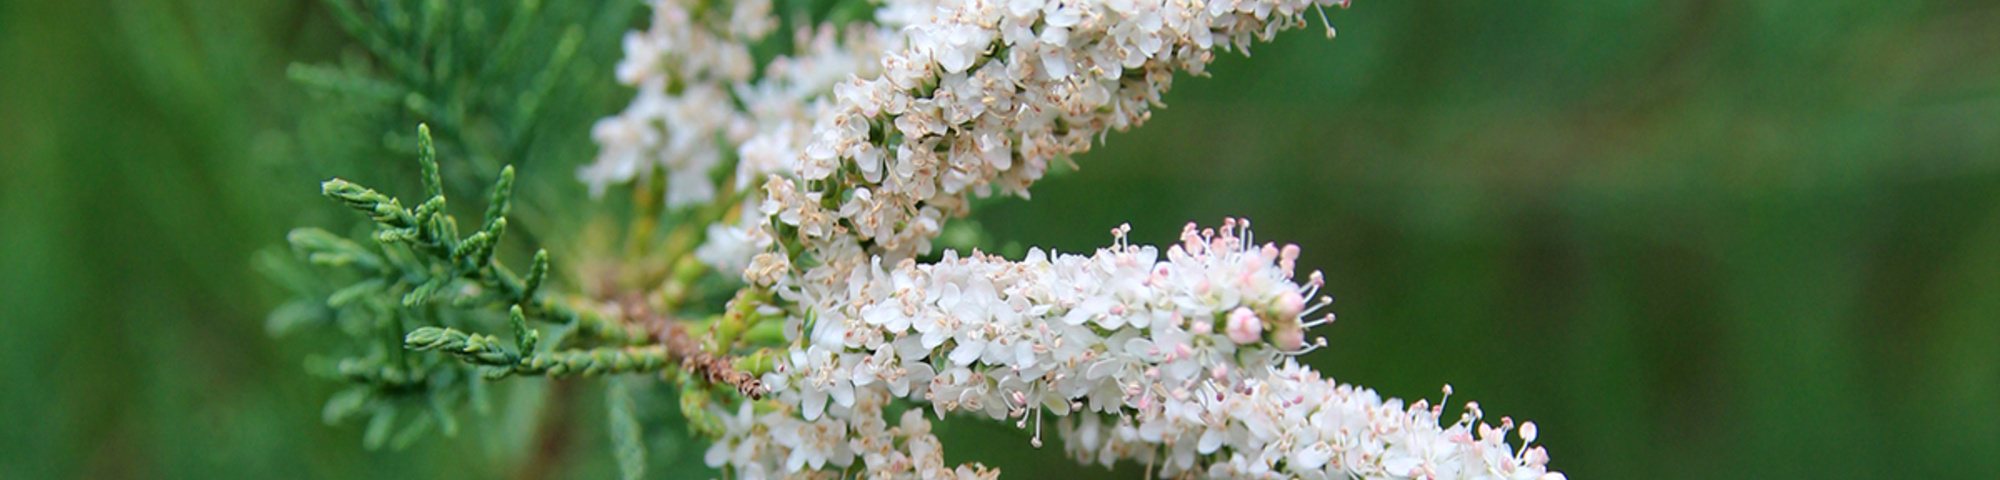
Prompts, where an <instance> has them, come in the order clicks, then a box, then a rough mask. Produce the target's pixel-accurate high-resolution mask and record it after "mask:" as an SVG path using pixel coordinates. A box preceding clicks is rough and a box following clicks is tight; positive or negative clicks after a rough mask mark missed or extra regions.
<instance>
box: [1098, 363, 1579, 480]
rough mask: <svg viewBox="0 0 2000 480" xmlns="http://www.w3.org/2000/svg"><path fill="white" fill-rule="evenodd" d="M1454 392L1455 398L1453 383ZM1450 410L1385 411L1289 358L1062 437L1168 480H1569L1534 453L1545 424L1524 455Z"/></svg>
mask: <svg viewBox="0 0 2000 480" xmlns="http://www.w3.org/2000/svg"><path fill="white" fill-rule="evenodd" d="M1445 394H1446V395H1447V397H1449V395H1450V394H1451V387H1450V386H1449V385H1447V386H1445ZM1446 400H1449V398H1447V399H1446ZM1443 402H1444V400H1441V401H1440V404H1439V405H1438V406H1435V407H1433V406H1430V405H1429V404H1428V402H1426V401H1424V400H1418V401H1417V402H1416V403H1414V404H1411V405H1410V406H1409V407H1408V408H1405V407H1404V406H1403V401H1402V400H1398V399H1388V400H1387V401H1384V400H1383V399H1382V397H1381V396H1380V395H1377V394H1376V393H1375V391H1374V390H1369V389H1367V388H1361V387H1356V386H1353V385H1345V384H1340V383H1336V382H1334V381H1332V380H1330V379H1321V378H1320V376H1319V372H1316V371H1313V370H1312V369H1310V368H1305V367H1302V366H1299V365H1298V364H1297V363H1295V362H1293V361H1291V360H1289V359H1287V360H1285V361H1284V363H1283V364H1282V365H1281V366H1278V367H1276V368H1272V369H1270V371H1269V372H1268V373H1265V374H1263V375H1255V376H1246V377H1243V378H1240V379H1236V380H1235V381H1233V382H1232V381H1223V380H1217V381H1214V382H1208V383H1206V384H1204V385H1202V386H1201V390H1200V391H1197V392H1192V393H1190V394H1188V395H1173V396H1167V397H1165V398H1162V399H1161V401H1160V403H1158V404H1157V405H1156V406H1154V407H1152V409H1151V410H1142V411H1140V412H1138V413H1137V414H1127V415H1121V416H1104V415H1083V416H1081V417H1082V420H1081V421H1080V422H1075V423H1072V422H1069V421H1064V422H1063V424H1062V429H1061V432H1062V435H1063V437H1064V441H1065V443H1066V447H1067V450H1068V451H1069V452H1070V454H1071V455H1072V456H1074V457H1076V458H1077V459H1078V460H1079V461H1083V462H1086V463H1088V462H1092V461H1095V462H1098V463H1101V464H1103V465H1105V466H1110V465H1111V464H1112V463H1113V462H1114V461H1116V460H1119V459H1136V460H1139V461H1141V462H1145V463H1147V464H1149V465H1150V464H1158V465H1159V466H1160V473H1161V476H1162V478H1165V477H1169V476H1182V475H1183V474H1186V473H1190V472H1194V473H1202V474H1206V475H1207V476H1208V477H1210V478H1303V479H1346V478H1424V479H1445V478H1463V479H1491V480H1537V479H1539V480H1560V479H1563V478H1565V477H1564V476H1563V474H1561V473H1557V472H1550V471H1548V468H1547V463H1548V460H1549V458H1548V452H1547V451H1546V450H1543V449H1542V447H1537V446H1529V445H1528V444H1529V443H1532V442H1534V441H1535V436H1536V434H1537V432H1536V429H1535V424H1534V422H1528V423H1524V424H1521V425H1520V433H1519V438H1520V440H1521V446H1520V447H1519V448H1518V449H1517V448H1515V447H1513V446H1510V445H1508V443H1507V433H1508V432H1509V431H1511V430H1513V429H1514V427H1515V425H1514V420H1513V419H1511V418H1504V417H1503V418H1501V420H1500V425H1498V426H1494V425H1489V424H1485V423H1481V418H1482V415H1483V413H1482V412H1481V411H1480V409H1479V404H1478V403H1476V402H1475V403H1468V404H1466V407H1465V408H1466V411H1465V413H1464V414H1463V415H1461V416H1460V417H1459V419H1458V421H1457V422H1454V423H1451V424H1448V425H1440V424H1439V423H1438V422H1439V420H1440V419H1441V418H1442V416H1443V415H1444V407H1443ZM1204 465H1206V468H1205V469H1204V468H1203V466H1204Z"/></svg>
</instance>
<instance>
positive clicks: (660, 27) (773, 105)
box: [579, 0, 1562, 479]
mask: <svg viewBox="0 0 2000 480" xmlns="http://www.w3.org/2000/svg"><path fill="white" fill-rule="evenodd" d="M652 6H653V9H654V18H653V24H652V26H651V27H650V29H649V30H647V31H645V32H634V33H633V34H632V35H631V36H629V37H628V39H627V45H626V54H627V58H626V60H625V62H623V63H621V64H620V65H619V72H618V73H619V79H620V80H621V81H623V82H625V83H627V84H631V85H634V86H637V87H638V88H639V94H638V97H637V98H636V99H635V100H634V101H633V103H632V106H631V107H629V108H628V109H627V110H626V111H625V112H623V113H621V114H620V115H618V116H615V117H612V118H607V119H605V120H603V121H601V122H600V123H599V124H598V125H597V128H596V129H595V130H594V132H593V133H594V135H595V136H596V138H597V140H598V141H599V143H600V144H601V146H602V152H603V153H602V155H601V156H600V157H599V158H598V159H597V162H596V163H595V164H593V165H591V166H588V167H586V168H584V169H583V170H581V171H580V172H579V174H580V177H582V178H583V179H584V180H585V181H586V182H587V183H589V184H590V185H591V186H592V187H593V189H594V190H600V191H601V190H602V189H603V188H605V187H606V186H607V185H610V184H616V183H625V182H630V181H633V180H635V179H638V178H644V177H645V176H647V175H650V174H651V172H654V171H656V170H658V171H664V172H665V174H666V179H667V189H666V191H667V193H666V195H667V197H666V199H665V200H666V201H665V203H666V204H667V205H669V206H674V207H685V206H694V205H701V204H704V203H710V202H721V201H734V200H730V199H726V198H721V197H719V196H718V195H717V192H719V191H723V190H727V189H734V190H737V191H746V190H749V191H754V192H755V194H753V195H749V196H747V197H745V198H744V199H743V202H744V203H743V204H742V205H741V206H740V207H741V208H740V209H738V210H737V211H738V212H740V216H736V217H733V218H725V219H723V220H722V221H719V222H716V223H713V224H709V225H705V229H706V239H707V241H706V243H704V244H703V245H702V246H701V247H700V248H699V249H698V250H696V251H695V256H696V257H697V258H698V259H700V261H701V262H702V263H703V264H706V265H708V266H711V267H714V268H716V269H719V270H721V271H724V272H728V273H729V274H732V275H733V274H735V273H738V272H740V274H741V278H742V279H743V280H745V281H746V282H747V283H749V284H750V285H751V287H753V288H757V289H763V290H768V291H770V292H774V293H775V294H776V298H777V300H776V302H777V303H778V304H779V305H778V306H779V307H781V308H778V309H774V310H777V311H779V312H781V313H780V314H779V315H782V316H784V317H786V318H787V322H788V328H787V332H788V334H787V335H788V336H787V337H786V339H787V341H788V342H789V343H788V344H786V345H782V346H776V348H775V350H773V351H772V352H773V353H774V354H775V355H774V358H775V360H776V367H775V371H772V372H770V373H768V374H766V375H765V376H764V378H763V380H764V382H765V385H767V386H768V387H769V388H770V391H771V392H772V393H773V394H774V395H772V396H771V397H770V398H767V399H764V400H762V401H748V400H746V401H743V402H740V403H737V404H735V405H733V406H728V407H725V406H724V405H720V404H719V405H710V406H708V407H707V408H710V409H712V410H713V412H712V413H713V414H714V415H716V416H718V417H720V418H723V419H724V420H723V421H722V424H723V428H722V430H723V432H722V434H721V437H720V438H719V439H718V440H717V441H716V443H715V444H714V445H713V446H712V447H711V448H710V450H709V451H708V455H707V458H706V460H707V462H708V464H709V465H711V466H716V467H725V468H727V469H728V470H730V471H732V472H734V473H735V474H737V475H741V477H742V478H753V479H754V478H767V477H794V476H826V477H832V476H835V474H834V473H832V472H833V471H841V472H851V471H859V472H863V473H865V476H867V477H869V478H986V477H991V476H994V475H997V472H996V471H994V470H991V469H988V468H986V467H984V466H981V465H979V464H977V463H970V464H964V465H946V464H945V462H944V460H943V453H942V452H943V448H944V446H943V445H942V444H941V443H940V441H939V439H938V438H937V437H936V436H934V435H932V434H931V429H930V423H929V422H930V419H931V418H932V417H935V418H945V417H946V416H947V415H948V414H954V413H956V414H959V415H961V416H975V417H976V416H984V417H986V418H990V419H996V420H1005V421H1011V422H1014V423H1015V424H1016V425H1018V426H1019V427H1020V428H1024V429H1031V431H1032V432H1033V434H1032V440H1031V441H1030V442H1031V443H1032V444H1033V445H1035V446H1037V447H1040V446H1041V445H1042V443H1043V437H1042V433H1043V431H1044V425H1043V424H1044V423H1052V425H1051V426H1050V428H1049V430H1050V431H1054V432H1055V433H1057V434H1058V435H1059V436H1060V437H1062V439H1063V449H1064V450H1065V451H1067V452H1068V453H1069V454H1070V455H1071V456H1072V457H1075V458H1076V459H1078V460H1080V461H1083V462H1086V463H1102V464H1105V465H1110V464H1112V463H1115V462H1118V461H1122V460H1130V461H1135V462H1139V463H1143V464H1145V465H1147V466H1148V467H1147V468H1148V469H1149V471H1153V472H1157V474H1158V475H1159V476H1160V477H1162V478H1171V477H1199V476H1206V477H1213V478H1494V479H1503V478H1504V479H1560V478H1562V474H1560V473H1554V472H1550V471H1548V470H1547V468H1546V463H1547V461H1548V457H1547V455H1546V453H1545V451H1544V450H1543V449H1542V448H1541V447H1535V446H1531V445H1529V444H1530V443H1531V442H1533V441H1534V439H1535V436H1536V432H1535V427H1534V424H1533V423H1523V424H1519V425H1518V430H1517V428H1516V427H1517V425H1516V424H1515V423H1514V422H1513V421H1512V420H1511V419H1507V418H1502V419H1501V420H1500V421H1499V423H1498V425H1491V424H1488V423H1485V422H1484V416H1483V414H1482V413H1481V412H1480V410H1479V408H1478V406H1477V404H1467V405H1466V407H1465V409H1464V413H1463V414H1462V415H1460V416H1459V417H1458V419H1457V420H1456V421H1453V422H1449V423H1441V422H1442V420H1443V419H1444V418H1445V413H1444V408H1443V402H1442V401H1440V403H1439V405H1438V406H1435V407H1434V406H1431V405H1430V404H1429V403H1428V402H1426V401H1417V402H1414V403H1409V404H1405V402H1403V401H1401V400H1396V399H1384V398H1382V397H1380V396H1379V395H1377V394H1376V393H1375V392H1374V391H1372V390H1369V389H1366V388H1361V387H1356V386H1352V385H1344V384H1340V383H1337V382H1334V381H1332V380H1330V379H1324V378H1321V377H1320V375H1319V374H1318V373H1317V372H1315V371H1313V370H1311V369H1310V368H1306V367H1303V366H1300V365H1299V363H1298V362H1297V361H1296V360H1295V359H1294V356H1296V355H1298V354H1301V353H1304V352H1306V351H1309V350H1311V349H1313V348H1315V347H1316V346H1320V345H1324V344H1325V341H1324V339H1318V338H1310V339H1309V332H1310V331H1311V329H1313V328H1314V327H1317V326H1320V325H1323V324H1325V323H1328V322H1330V321H1332V318H1333V317H1332V315H1331V314H1328V313H1323V312H1321V310H1323V309H1324V308H1325V307H1327V305H1328V303H1330V300H1328V299H1326V298H1325V297H1319V296H1318V295H1317V294H1318V290H1319V288H1320V287H1321V285H1322V283H1323V281H1322V277H1321V275H1320V274H1319V272H1312V273H1310V274H1306V275H1304V276H1303V278H1300V276H1299V275H1295V273H1296V272H1295V270H1296V262H1297V258H1298V256H1299V253H1300V252H1299V250H1298V248H1297V247H1295V246H1291V245H1284V246H1280V245H1276V244H1269V243H1266V244H1258V243H1256V242H1255V241H1253V239H1252V238H1251V236H1250V229H1249V222H1248V221H1239V220H1234V219H1230V220H1225V221H1224V222H1223V224H1222V225H1221V226H1220V227H1219V228H1212V229H1202V228H1199V227H1197V226H1196V225H1193V224H1190V225H1188V226H1187V227H1186V228H1184V229H1183V231H1182V233H1181V235H1180V241H1179V242H1178V243H1176V244H1173V245H1169V246H1166V247H1165V248H1159V247H1153V246H1141V245H1132V244H1130V243H1129V242H1128V241H1127V237H1126V235H1127V232H1128V231H1129V229H1128V228H1126V227H1120V228H1118V229H1115V230H1113V235H1114V243H1113V245H1112V246H1109V247H1106V248H1103V249H1099V250H1097V251H1096V252H1095V253H1094V254H1091V255H1075V254H1061V253H1056V252H1045V251H1042V250H1039V249H1036V250H1031V251H1030V252H1028V254H1027V255H1026V257H1025V258H1022V259H1019V260H1009V259H1004V258H999V257H996V256H992V255H989V254H985V253H981V252H977V251H974V252H971V253H970V254H967V255H963V256H961V255H959V254H958V253H957V252H950V251H947V252H945V253H944V255H943V258H942V259H941V260H939V261H936V262H934V263H921V262H919V261H917V260H916V258H917V257H918V256H920V255H923V254H927V253H929V252H930V250H931V241H932V239H934V238H935V237H937V236H938V234H939V232H940V231H941V230H942V225H943V224H944V222H945V221H947V220H948V219H950V218H953V217H957V216H962V215H964V214H965V213H966V212H967V209H968V200H969V198H970V197H971V196H973V195H980V196H984V195H990V194H992V193H994V192H996V191H997V192H999V193H1002V194H1007V195H1017V196H1024V197H1025V196H1027V194H1028V191H1027V189H1028V187H1029V185H1030V184H1032V183H1033V182H1035V181H1036V180H1038V179H1040V178H1041V177H1042V176H1043V175H1044V174H1045V173H1046V172H1047V171H1048V169H1049V168H1050V166H1051V164H1052V163H1053V162H1058V161H1066V160H1067V159H1068V157H1069V156H1070V155H1073V154H1078V153H1082V152H1084V151H1086V150H1088V149H1089V148H1090V146H1091V144H1092V143H1093V142H1095V141H1098V140H1099V139H1101V138H1103V136H1104V135H1106V134H1108V133H1109V132H1110V131H1113V130H1123V129H1126V128H1130V127H1132V126H1136V125H1138V124H1140V123H1142V122H1143V121H1145V120H1146V119H1147V117H1148V116H1149V115H1150V112H1151V109H1152V108H1153V107H1154V106H1156V105H1158V104H1159V98H1160V95H1161V94H1162V93H1163V92H1164V91H1165V90H1166V89H1167V88H1168V86H1169V85H1170V83H1171V82H1172V80H1173V77H1174V75H1175V74H1176V73H1178V72H1189V73H1192V74H1201V73H1202V70H1203V68H1204V66H1205V65H1206V64H1207V63H1208V62H1209V61H1211V60H1212V59H1213V58H1214V55H1215V52H1216V51H1217V50H1218V49H1220V50H1231V49H1234V50H1241V51H1245V52H1246V53H1247V49H1248V48H1249V47H1250V44H1251V42H1252V41H1254V40H1268V39H1270V38H1271V37H1272V36H1273V35H1275V34H1276V33H1277V32H1279V31H1281V30H1284V29H1288V28H1293V27H1298V26H1302V25H1307V24H1308V21H1307V15H1308V14H1309V12H1315V11H1318V10H1319V9H1321V8H1323V7H1326V6H1345V2H1344V1H1331V0H1206V1H1202V0H1151V1H1148V0H945V1H943V2H929V1H923V0H914V1H896V0H891V1H888V2H886V4H884V5H882V6H880V7H879V8H878V9H876V10H875V11H874V17H873V18H872V19H865V20H866V21H855V22H851V23H848V24H826V25H817V26H810V27H804V28H800V29H799V30H797V31H796V32H793V37H794V41H793V45H794V47H793V48H792V50H791V51H790V53H788V54H785V55H782V56H779V57H777V58H776V59H775V60H773V61H771V62H770V63H769V64H768V65H763V66H761V68H758V67H760V66H757V65H752V63H753V62H754V60H752V57H751V55H750V54H749V48H748V45H749V44H751V43H753V42H757V41H759V40H760V39H762V38H763V37H764V36H766V35H767V34H768V33H769V31H770V30H772V29H773V25H772V24H771V23H769V21H768V20H765V19H764V18H765V16H767V14H768V13H769V11H770V9H771V6H770V4H769V2H768V0H758V1H751V2H736V3H731V2H702V1H692V0H655V1H653V2H652ZM1320 14H1321V15H1324V12H1320ZM1326 28H1327V31H1328V33H1329V35H1330V34H1331V33H1332V28H1331V27H1330V26H1328V27H1326ZM721 182H731V183H721ZM1449 391H1450V389H1449V387H1447V388H1446V392H1447V396H1448V395H1449ZM1050 416H1053V417H1055V418H1052V419H1051V418H1046V417H1050ZM891 419H894V421H893V422H892V421H891ZM1510 432H1518V433H1515V434H1514V437H1513V438H1514V439H1516V440H1518V442H1517V443H1516V444H1510V443H1509V442H1508V438H1509V434H1510Z"/></svg>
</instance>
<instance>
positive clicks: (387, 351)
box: [270, 127, 666, 448]
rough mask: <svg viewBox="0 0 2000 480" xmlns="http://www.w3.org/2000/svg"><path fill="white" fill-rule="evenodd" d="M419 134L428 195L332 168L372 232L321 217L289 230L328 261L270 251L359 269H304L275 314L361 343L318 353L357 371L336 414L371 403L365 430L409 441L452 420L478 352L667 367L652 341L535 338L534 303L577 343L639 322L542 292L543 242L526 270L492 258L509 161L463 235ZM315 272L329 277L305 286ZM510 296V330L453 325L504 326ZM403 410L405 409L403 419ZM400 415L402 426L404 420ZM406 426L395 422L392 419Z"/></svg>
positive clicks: (579, 367) (575, 367) (587, 364)
mask: <svg viewBox="0 0 2000 480" xmlns="http://www.w3.org/2000/svg"><path fill="white" fill-rule="evenodd" d="M417 138H418V144H419V147H418V149H419V154H418V156H417V163H418V166H419V168H420V170H421V172H422V183H423V185H424V191H425V194H426V195H428V197H427V198H428V199H427V200H425V201H424V202H423V203H422V204H419V205H418V206H417V207H416V208H414V209H410V208H405V207H404V206H403V203H402V202H401V201H400V200H397V199H396V198H394V197H391V196H388V195H385V194H383V193H381V192H378V191H375V190H373V189H369V188H366V187H362V186H360V185H355V184H353V183H350V182H347V181H345V180H341V179H333V180H328V181H326V182H325V183H324V184H322V186H321V187H322V192H323V193H324V194H325V195H326V196H327V197H330V198H332V199H335V200H338V201H340V202H341V203H343V204H345V205H346V206H348V207H349V208H352V209H354V210H355V211H357V212H360V213H361V214H363V215H364V216H366V217H368V219H369V220H370V221H372V222H373V223H374V227H373V230H372V233H371V234H369V235H367V236H366V240H364V241H355V240H350V239H348V238H344V237H341V236H339V235H335V234H333V233H330V232H327V231H325V230H320V229H316V228H302V229H298V230H294V231H292V233H291V235H289V236H288V238H289V239H290V240H291V243H292V248H293V250H294V251H295V252H296V253H297V255H298V257H299V258H300V259H302V260H304V261H305V262H306V263H309V264H312V265H315V266H318V267H323V268H325V269H328V271H324V272H282V270H283V269H284V268H285V266H284V265H283V264H274V265H271V269H274V270H280V272H279V273H278V274H279V275H281V276H286V277H293V278H302V277H311V276H313V275H317V274H322V273H323V274H324V275H327V276H329V277H331V278H344V279H350V281H346V282H338V281H335V282H317V283H316V282H298V283H300V284H303V285H307V286H305V287H302V288H295V289H294V290H295V294H296V295H297V296H298V298H297V299H295V300H293V301H292V302H290V303H287V304H286V305H285V306H283V307H280V308H279V309H278V310H277V311H276V312H275V313H274V314H273V315H272V317H271V322H270V325H271V326H270V329H271V331H272V332H274V333H277V334H284V333H288V332H291V331H294V330H298V329H301V328H303V327H307V326H314V325H335V326H338V327H339V328H338V329H339V330H340V331H342V332H344V333H346V334H347V336H348V337H349V340H350V345H349V347H350V350H351V351H352V353H350V354H348V355H345V356H342V357H340V358H338V359H336V360H326V361H321V362H316V363H315V365H318V367H317V368H315V370H316V371H318V372H320V373H322V374H323V375H325V376H328V377H332V378H335V379H339V380H343V381H347V382H349V383H353V384H355V386H353V387H351V388H349V389H348V390H345V391H343V392H342V393H341V394H339V395H336V396H335V397H334V398H333V399H332V400H329V401H328V403H327V408H326V419H327V421H329V422H338V421H342V420H345V419H348V418H352V417H355V416H359V415H368V416H370V420H369V422H368V425H369V426H368V432H369V433H368V434H366V435H364V442H365V443H366V444H367V445H368V446H369V447H371V448H373V447H377V446H380V445H382V444H384V442H385V441H389V442H390V443H391V444H393V445H397V446H400V445H405V444H407V442H408V441H409V439H413V438H416V437H417V436H418V435H419V434H420V433H421V432H422V431H423V430H425V429H427V428H428V427H429V425H431V424H433V423H435V424H438V425H440V426H442V427H444V428H443V430H444V431H445V432H446V433H447V434H449V433H453V432H455V431H456V430H457V428H456V422H455V421H454V420H453V418H452V413H453V412H454V411H455V410H457V408H458V407H459V406H460V405H461V404H462V403H465V402H466V401H468V400H473V399H475V395H477V392H478V391H480V390H479V387H478V386H477V385H478V382H479V381H480V380H479V379H478V378H477V376H476V375H474V374H473V373H474V372H473V370H472V367H473V366H480V367H486V368H487V372H486V375H487V376H489V377H496V378H497V377H499V376H504V375H506V374H509V373H534V374H549V375H563V374H568V373H582V374H598V373H611V372H631V371H642V370H658V369H659V368H661V367H662V366H664V365H665V364H666V357H665V353H664V351H655V350H657V349H655V350H646V349H633V350H626V349H617V348H603V349H582V350H567V351H556V352H538V351H537V346H538V345H539V344H540V340H541V334H540V332H538V331H536V330H534V329H532V328H529V327H528V325H527V322H528V318H529V317H530V316H532V317H534V318H537V319H545V320H549V321H552V322H553V323H555V324H557V325H558V326H559V327H566V328H567V330H565V331H566V332H574V333H576V334H578V335H574V336H571V337H569V338H567V339H568V340H571V341H573V342H578V343H592V342H603V343H610V344H625V343H630V342H631V341H632V340H634V338H635V336H634V335H632V334H631V333H630V332H627V331H626V330H625V329H624V328H623V327H621V326H617V325H614V324H612V323H611V322H612V320H607V319H605V318H603V316H602V315H600V314H597V313H595V312H592V311H589V310H587V309H580V308H576V307H574V306H572V305H570V304H569V303H566V302H563V301H554V300H550V297H549V296H548V295H545V294H543V293H542V292H541V291H540V290H541V287H542V285H544V284H546V278H547V276H548V272H549V266H548V253H547V252H545V251H543V252H537V253H536V255H535V259H534V263H533V264H532V266H531V267H530V268H529V270H528V274H527V276H525V277H522V276H520V275H516V274H515V273H513V271H512V270H509V269H508V268H507V267H506V266H505V265H502V264H500V263H498V262H496V261H495V260H494V251H495V247H496V246H497V244H498V243H499V242H500V240H501V239H502V238H503V237H504V235H505V233H506V231H507V218H506V215H507V212H508V211H509V210H510V204H511V195H510V192H511V191H512V188H513V185H514V170H513V167H505V168H502V169H501V170H500V175H499V179H498V180H496V181H495V182H494V184H493V187H492V189H491V191H490V193H489V194H488V205H487V207H486V209H485V216H484V217H483V218H482V220H481V223H480V225H479V227H478V229H476V230H474V231H473V232H472V233H471V234H469V235H466V236H464V237H462V238H461V237H460V236H459V227H458V222H457V220H456V219H455V218H454V217H452V216H451V215H450V214H448V213H447V212H446V206H447V201H446V196H445V195H444V193H443V192H444V188H443V184H442V181H441V177H440V174H439V168H438V164H437V157H436V153H435V149H434V147H433V146H432V144H431V136H430V130H429V128H428V127H419V128H418V133H417ZM315 284H318V285H324V286H325V287H326V288H324V289H315V288H311V287H310V285H315ZM501 310H504V311H505V312H506V313H505V315H504V318H505V321H506V323H507V324H508V325H509V326H510V327H511V330H512V332H513V337H514V341H513V342H505V343H503V342H501V341H499V340H497V339H496V338H495V337H492V336H489V335H484V334H476V333H475V334H468V333H464V332H463V331H461V330H458V328H472V329H475V330H476V329H479V328H483V327H493V326H496V325H495V324H496V323H499V320H500V318H501V315H498V314H497V313H498V312H499V311H501ZM406 332H407V333H406ZM406 347H407V350H406ZM410 350H414V352H411V351H410ZM423 352H441V353H446V354H449V355H448V356H447V355H438V354H429V353H423ZM452 357H456V359H457V360H462V362H460V361H453V358H452ZM481 403H483V402H481ZM399 417H401V418H407V420H406V421H403V422H398V421H397V419H398V418H399ZM399 423H400V424H401V425H403V426H402V427H396V425H397V424H399ZM398 428H400V429H399V430H396V433H394V434H393V436H392V435H391V434H390V433H389V432H390V431H391V430H392V429H398Z"/></svg>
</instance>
